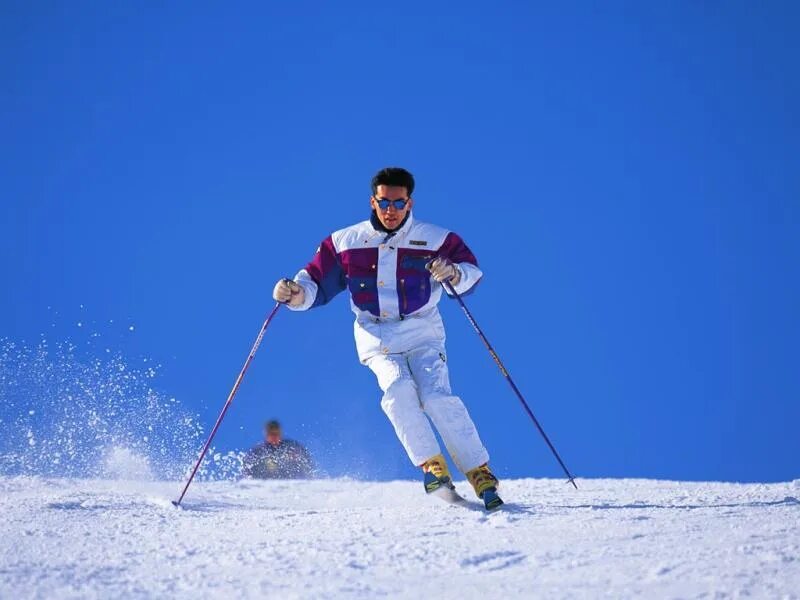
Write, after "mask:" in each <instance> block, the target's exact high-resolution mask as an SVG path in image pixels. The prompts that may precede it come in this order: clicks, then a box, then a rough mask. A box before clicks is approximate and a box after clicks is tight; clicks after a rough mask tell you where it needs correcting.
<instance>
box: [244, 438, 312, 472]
mask: <svg viewBox="0 0 800 600" xmlns="http://www.w3.org/2000/svg"><path fill="white" fill-rule="evenodd" d="M242 476H244V477H251V478H253V479H306V478H310V477H312V476H313V463H312V461H311V455H310V454H309V452H308V450H306V449H305V447H304V446H303V445H302V444H300V443H299V442H296V441H294V440H290V439H282V440H280V441H279V442H278V443H276V444H271V443H269V442H263V443H261V444H258V445H257V446H254V447H253V448H251V449H250V450H249V451H248V452H247V454H246V455H245V457H244V459H243V461H242Z"/></svg>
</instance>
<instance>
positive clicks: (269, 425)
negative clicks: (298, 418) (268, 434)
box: [264, 419, 281, 429]
mask: <svg viewBox="0 0 800 600" xmlns="http://www.w3.org/2000/svg"><path fill="white" fill-rule="evenodd" d="M280 428H281V424H280V423H278V421H276V420H275V419H272V420H271V421H267V422H266V423H264V429H280Z"/></svg>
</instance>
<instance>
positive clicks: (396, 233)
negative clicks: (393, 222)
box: [369, 210, 414, 243]
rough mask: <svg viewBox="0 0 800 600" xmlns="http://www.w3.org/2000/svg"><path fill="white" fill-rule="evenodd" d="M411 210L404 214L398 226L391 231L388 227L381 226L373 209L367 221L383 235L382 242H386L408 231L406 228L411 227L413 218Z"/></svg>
mask: <svg viewBox="0 0 800 600" xmlns="http://www.w3.org/2000/svg"><path fill="white" fill-rule="evenodd" d="M411 212H412V211H410V210H409V211H408V214H406V217H405V219H403V222H402V223H400V227H398V228H397V229H394V230H392V231H389V230H388V229H386V227H384V226H383V223H381V221H380V219H378V215H377V214H375V211H374V210H373V211H372V214H371V215H370V217H369V222H370V224H371V225H372V228H373V229H374V230H375V231H376V232H378V233H381V234H383V235H384V236H385V237H384V238H383V242H384V243H386V242H387V241H389V240H390V239H392V238H401V237H403V236H404V235H405V234H406V233H408V230H409V229H411V224H412V222H413V220H414V219H413V217H412V216H411Z"/></svg>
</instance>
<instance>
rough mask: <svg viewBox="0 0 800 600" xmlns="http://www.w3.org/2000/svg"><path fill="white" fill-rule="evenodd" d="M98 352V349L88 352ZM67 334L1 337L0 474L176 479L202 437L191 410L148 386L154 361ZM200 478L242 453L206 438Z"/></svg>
mask: <svg viewBox="0 0 800 600" xmlns="http://www.w3.org/2000/svg"><path fill="white" fill-rule="evenodd" d="M95 354H96V353H95ZM142 365H143V366H141V367H134V366H132V365H131V364H130V363H129V361H127V360H126V359H125V357H124V356H123V355H122V354H121V353H112V352H111V350H106V351H105V354H104V355H102V356H100V357H97V356H92V352H90V351H88V350H84V348H82V347H79V346H77V345H76V344H73V343H71V342H58V343H54V344H52V345H51V344H49V343H48V342H47V341H46V340H45V339H44V338H42V340H41V341H40V342H39V343H38V344H37V345H36V346H33V347H30V346H28V345H26V344H19V343H15V342H13V341H11V340H8V339H4V338H0V474H5V475H42V476H49V477H110V478H120V479H153V478H157V479H181V478H183V477H184V476H185V475H186V472H187V469H191V467H192V466H193V464H194V461H195V460H196V459H197V456H198V454H199V450H200V448H201V447H202V445H203V442H204V441H205V436H204V431H203V427H202V425H201V424H200V422H199V420H198V417H197V415H196V414H193V413H191V412H190V411H188V410H186V409H185V408H184V407H183V406H182V405H181V404H180V402H178V401H177V400H176V399H175V398H172V397H170V396H168V395H166V394H163V393H161V392H159V391H157V390H156V389H154V388H153V387H152V384H153V383H154V379H155V378H156V377H157V372H158V368H159V366H158V365H153V364H151V361H148V360H147V359H144V360H143V361H142ZM208 456H209V458H206V460H205V461H204V465H203V467H202V468H201V470H200V471H199V472H198V476H199V477H201V478H202V479H220V478H231V477H235V476H237V475H238V473H239V471H240V468H241V453H234V452H228V453H226V454H222V453H219V452H216V451H215V450H214V449H213V448H212V449H211V450H210V452H209V455H208Z"/></svg>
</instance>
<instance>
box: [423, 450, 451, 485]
mask: <svg viewBox="0 0 800 600" xmlns="http://www.w3.org/2000/svg"><path fill="white" fill-rule="evenodd" d="M422 471H423V473H425V480H424V483H425V493H426V494H430V493H432V492H435V491H436V490H438V489H439V488H441V487H442V486H445V487H449V488H450V489H453V488H454V487H455V486H454V485H453V478H452V477H451V476H450V471H449V470H448V468H447V461H446V460H445V458H444V456H442V455H441V454H437V455H436V456H434V457H433V458H429V459H428V460H426V461H425V462H424V463H422Z"/></svg>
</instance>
